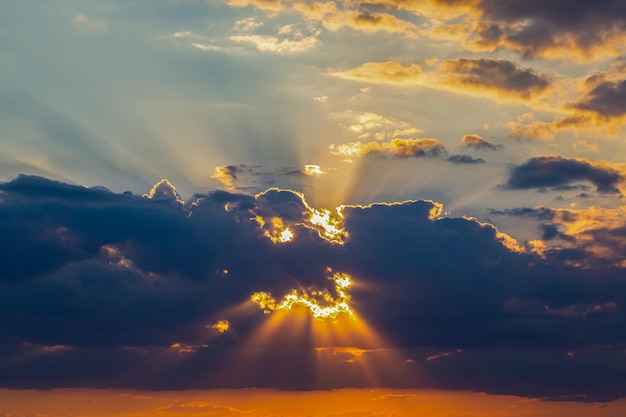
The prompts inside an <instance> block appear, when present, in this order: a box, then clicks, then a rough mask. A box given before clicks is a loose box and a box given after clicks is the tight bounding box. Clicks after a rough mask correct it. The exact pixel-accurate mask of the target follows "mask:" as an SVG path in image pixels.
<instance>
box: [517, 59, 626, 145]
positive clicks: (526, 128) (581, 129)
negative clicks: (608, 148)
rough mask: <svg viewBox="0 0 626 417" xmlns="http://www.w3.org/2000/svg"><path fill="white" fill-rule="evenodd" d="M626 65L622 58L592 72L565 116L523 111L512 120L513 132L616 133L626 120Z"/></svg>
mask: <svg viewBox="0 0 626 417" xmlns="http://www.w3.org/2000/svg"><path fill="white" fill-rule="evenodd" d="M625 70H626V66H625V65H624V63H623V62H618V63H616V64H614V65H613V66H611V67H610V68H609V69H607V70H605V71H601V72H599V73H597V74H595V75H591V76H588V77H587V78H586V79H585V80H584V82H583V83H582V84H581V87H580V93H579V98H578V99H577V100H575V101H571V102H568V103H566V104H564V105H563V106H562V109H561V112H562V113H565V115H564V116H558V117H556V118H555V119H554V120H552V121H542V120H535V118H534V116H533V115H531V116H530V117H528V115H522V116H520V117H519V118H518V119H517V120H513V121H510V122H509V123H508V127H509V129H510V131H509V136H512V137H526V138H531V139H542V140H552V139H554V138H555V137H556V135H557V134H558V133H559V132H564V131H575V132H576V134H577V135H579V134H585V135H588V136H591V135H593V136H604V137H616V136H617V135H618V134H619V133H620V131H621V129H622V126H623V125H624V123H625V122H626V105H624V103H626V76H625V75H624V73H625Z"/></svg>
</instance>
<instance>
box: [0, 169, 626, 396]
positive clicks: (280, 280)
mask: <svg viewBox="0 0 626 417" xmlns="http://www.w3.org/2000/svg"><path fill="white" fill-rule="evenodd" d="M594 178H595V177H594ZM165 184H166V183H163V182H162V183H161V185H160V186H157V187H155V189H156V190H160V189H162V190H169V192H165V191H163V192H162V193H159V192H157V191H155V193H154V194H153V198H148V197H147V196H146V197H144V196H137V195H133V194H130V193H126V194H117V193H113V192H111V191H108V190H106V189H102V188H86V187H81V186H74V185H68V184H64V183H59V182H54V181H50V180H47V179H45V178H41V177H29V176H20V177H18V178H16V179H15V180H13V181H9V182H5V183H2V184H1V186H0V198H1V200H2V203H1V204H0V219H1V220H0V236H1V237H0V239H1V240H2V241H3V242H4V243H3V247H5V250H4V251H3V252H2V259H1V261H2V262H0V312H1V313H2V316H3V317H12V319H11V320H10V321H0V327H1V330H2V331H1V332H0V334H1V335H2V336H0V361H1V362H0V363H2V368H3V370H4V372H2V373H0V384H1V385H3V386H6V387H13V388H16V387H30V388H51V387H69V386H82V387H104V386H106V387H120V388H144V389H182V388H219V387H222V388H224V387H241V386H257V387H294V388H309V389H310V388H332V387H338V386H342V387H343V386H354V387H362V386H368V382H367V379H364V378H363V374H362V373H361V371H359V369H361V368H360V367H359V363H360V361H361V360H363V359H364V358H365V357H367V359H368V360H369V363H370V366H371V368H370V369H372V372H375V373H377V374H378V375H379V376H380V381H379V383H380V384H382V385H383V386H393V387H431V388H446V387H447V388H455V389H458V388H462V389H470V390H480V391H486V392H492V393H506V394H517V395H528V396H537V397H549V396H559V395H572V394H580V393H583V394H585V395H586V397H585V398H586V399H612V398H618V397H620V396H624V395H626V386H625V385H624V383H623V381H624V379H623V378H621V376H620V375H618V374H615V368H614V366H615V364H616V363H621V362H620V361H623V355H622V356H618V355H617V353H616V351H615V350H614V349H613V348H612V347H611V346H618V345H619V344H621V343H624V342H626V341H624V340H623V332H620V331H616V329H620V328H622V327H623V325H624V324H625V323H626V316H624V314H623V311H622V309H621V306H622V305H624V303H625V302H626V299H624V296H623V294H626V291H625V290H626V288H623V287H624V285H626V284H625V282H624V280H623V269H621V268H622V267H623V266H620V265H616V264H614V263H611V264H607V263H604V264H603V263H595V264H593V263H591V264H588V265H591V266H592V268H591V269H585V268H582V267H577V266H575V265H573V264H571V260H572V256H573V255H572V254H573V253H579V257H580V256H582V257H584V256H587V255H585V254H586V253H590V248H589V247H588V246H585V247H581V248H578V247H576V246H572V247H568V248H562V249H559V247H550V248H549V250H548V251H546V252H545V253H549V254H550V256H544V257H541V256H539V255H538V254H536V253H533V252H532V251H531V250H527V249H526V248H525V247H523V246H522V245H520V244H518V243H517V242H516V241H515V240H514V239H512V238H511V237H510V236H508V235H506V234H505V233H503V232H501V231H499V230H498V229H496V228H495V227H494V226H492V225H490V224H487V223H481V222H478V221H476V220H474V219H471V218H451V217H442V214H443V207H442V206H441V205H440V204H438V203H435V202H432V201H405V202H398V203H377V204H371V205H367V206H362V205H348V206H343V207H341V208H340V210H338V211H337V212H336V213H330V212H328V213H326V212H324V211H323V210H316V209H313V208H312V207H310V206H309V205H308V204H307V203H306V200H305V199H304V196H303V195H302V194H300V193H296V192H293V191H289V190H277V189H273V190H268V191H266V192H264V193H261V194H259V195H257V196H247V195H242V194H232V193H228V192H224V191H215V192H212V193H209V194H203V195H197V196H195V197H194V198H193V199H192V200H191V201H190V202H188V203H186V204H185V205H181V204H180V203H178V202H177V199H176V197H175V193H174V192H173V187H170V186H171V185H170V186H166V185H165ZM156 195H160V196H161V198H154V196H156ZM327 214H328V217H326V215H327ZM616 214H617V213H616ZM577 216H578V217H577V218H580V216H581V215H580V214H577ZM259 218H260V219H262V222H259ZM324 218H325V220H324ZM554 218H556V215H554V217H553V219H554ZM277 219H278V220H279V221H278V220H277ZM320 219H321V220H320ZM622 219H623V216H622V217H621V218H618V217H616V218H615V223H614V225H615V226H614V227H611V229H610V230H609V229H607V231H606V233H604V234H603V235H602V238H603V239H606V241H607V242H609V241H611V240H610V239H616V238H618V237H619V236H620V235H619V233H621V229H620V227H623V223H622V226H619V225H620V222H621V221H622ZM552 221H554V220H552ZM278 223H281V224H282V225H283V226H284V227H290V228H291V229H292V230H293V234H294V236H293V238H292V239H291V240H289V241H285V242H281V241H277V242H274V241H272V239H270V237H271V234H270V236H268V235H267V234H266V233H265V231H266V230H269V229H266V228H265V227H264V226H263V225H264V224H265V225H267V224H271V225H274V226H272V227H277V226H276V225H278ZM324 224H331V225H334V227H336V228H338V229H341V230H343V231H345V233H344V234H343V235H342V237H341V239H342V241H343V244H337V243H336V242H333V241H332V239H331V238H330V236H331V235H328V234H326V233H328V231H327V229H325V226H324ZM600 231H601V229H594V233H596V235H597V236H600V235H599V233H600ZM567 233H569V232H567ZM572 233H573V232H572ZM9 242H10V244H9ZM598 247H599V246H598ZM576 251H578V252H576ZM604 256H605V257H608V256H618V253H617V252H613V253H608V254H605V255H604ZM329 267H330V268H332V270H333V271H336V272H338V273H339V274H340V275H339V276H340V277H344V276H349V277H351V280H352V282H353V284H354V288H353V287H352V286H351V287H350V300H349V301H350V307H351V308H352V309H354V311H355V314H356V315H357V316H358V317H359V320H363V322H364V323H368V324H369V326H371V329H376V332H377V333H378V334H379V340H385V341H386V344H385V346H381V343H380V342H376V340H377V339H372V340H373V341H370V345H368V346H364V345H359V344H356V346H355V345H354V344H350V343H359V342H357V341H356V340H357V339H355V340H352V341H350V340H348V344H343V345H339V346H334V348H337V349H340V350H337V351H338V352H340V353H341V352H344V353H341V354H337V355H334V354H330V355H326V354H325V353H324V352H331V353H332V352H333V351H335V350H336V349H334V348H333V346H326V348H327V349H326V350H323V351H322V350H320V351H319V352H321V353H319V355H322V356H323V357H324V358H325V359H324V360H327V361H330V362H329V365H331V366H333V367H335V369H339V370H341V372H338V373H337V374H336V376H335V377H329V379H327V380H325V382H323V383H322V384H321V385H317V384H319V383H320V382H319V380H318V378H317V376H319V368H316V365H315V361H314V360H313V361H312V360H311V359H312V358H315V357H316V355H318V354H317V353H316V351H315V349H314V348H315V346H309V345H307V344H306V343H305V340H306V339H299V338H298V337H296V336H295V335H296V334H298V333H294V332H293V331H291V330H289V331H288V330H287V329H290V327H289V326H291V325H292V324H289V323H290V322H289V321H286V322H285V323H286V324H285V326H286V327H285V330H284V331H281V330H277V333H276V334H275V337H274V338H270V339H267V344H265V345H264V344H258V345H257V344H253V345H250V343H252V341H254V340H255V335H256V334H258V331H259V329H263V328H265V327H263V326H264V323H269V321H268V320H272V319H273V317H274V315H275V314H281V313H280V312H279V311H276V312H271V314H269V315H267V314H263V312H262V311H260V310H259V309H258V306H256V305H254V303H252V302H251V301H250V296H251V295H252V294H255V293H258V292H267V293H272V294H277V295H282V294H290V293H292V292H293V291H294V290H296V291H297V293H296V294H309V296H310V297H317V296H318V295H317V294H322V295H323V294H325V292H324V291H327V292H328V294H329V295H330V297H334V298H333V299H335V300H336V299H337V297H336V296H334V295H333V294H336V292H337V289H336V288H335V287H336V283H337V281H336V280H329V279H328V268H329ZM565 277H567V279H565ZM341 282H343V281H341ZM342 288H343V287H342ZM312 291H315V292H312ZM342 291H343V290H342ZM346 291H347V290H346ZM344 298H345V294H344ZM537 306H539V307H537ZM541 306H543V307H541ZM283 314H287V313H283ZM285 317H286V318H285V320H290V319H288V318H287V317H289V316H285ZM295 317H297V316H294V320H295ZM546 317H549V318H550V320H545V318H546ZM322 347H324V346H322ZM383 347H384V349H382V348H383ZM250 349H252V351H251V350H250ZM333 349H334V350H333ZM457 350H458V352H457ZM572 350H575V351H576V352H577V354H578V355H579V356H577V357H579V359H577V360H571V359H569V358H568V357H567V355H565V353H564V352H566V351H572ZM442 351H444V352H457V353H455V354H454V355H448V356H439V357H438V358H437V359H436V360H434V359H432V358H433V357H434V356H436V355H437V352H439V353H440V352H442ZM251 352H256V353H255V354H254V355H251ZM351 352H352V353H351ZM385 352H387V353H385ZM390 352H393V353H394V355H397V360H396V359H393V356H392V357H389V356H385V355H388V354H390ZM555 352H562V353H563V355H564V356H563V360H559V361H556V362H555V359H554V358H555V356H554V355H555ZM319 355H318V356H319ZM346 355H351V356H346ZM597 355H603V356H605V357H611V358H612V361H611V362H610V363H611V365H610V366H608V365H607V366H604V365H602V363H599V364H598V363H596V365H595V366H594V367H590V366H589V364H590V363H592V362H593V358H594V357H595V356H597ZM559 357H560V356H559ZM17 358H21V359H20V360H17ZM183 358H184V360H182V359H183ZM246 358H248V359H246ZM346 358H348V359H350V358H352V359H350V360H346ZM359 358H361V359H359ZM405 358H410V359H411V360H410V361H405ZM429 358H431V359H430V360H429ZM512 358H515V360H511V359H512ZM233 361H235V363H237V365H238V366H236V367H233V366H230V365H229V364H232V363H233ZM390 361H391V362H390ZM537 363H539V364H542V366H540V367H537V366H530V364H535V365H536V364H537ZM131 364H132V366H131ZM390 364H394V365H393V366H398V367H399V368H398V369H399V370H400V369H402V372H400V371H399V372H400V373H396V374H393V375H392V374H390V373H389V372H386V371H385V369H389V366H390ZM519 367H525V368H528V369H534V370H535V371H533V372H531V373H525V374H523V375H524V376H523V377H522V378H520V377H519V375H520V374H519ZM129 369H130V370H131V371H129ZM478 369H483V370H484V369H490V372H488V373H481V372H478ZM564 370H565V371H564ZM296 371H297V372H296ZM492 371H493V372H496V374H497V375H498V378H496V379H493V378H490V377H489V375H492V373H491V372H492ZM294 372H295V373H294ZM294 375H298V377H297V378H294ZM424 375H428V376H429V378H422V377H423V376H424ZM481 375H483V376H481ZM514 375H517V376H518V377H516V378H515V377H513V376H514ZM571 375H577V378H571ZM316 381H317V382H316ZM503 381H504V382H503ZM507 381H511V382H507ZM585 381H593V382H589V383H587V382H585ZM599 381H601V382H599ZM620 381H621V382H620Z"/></svg>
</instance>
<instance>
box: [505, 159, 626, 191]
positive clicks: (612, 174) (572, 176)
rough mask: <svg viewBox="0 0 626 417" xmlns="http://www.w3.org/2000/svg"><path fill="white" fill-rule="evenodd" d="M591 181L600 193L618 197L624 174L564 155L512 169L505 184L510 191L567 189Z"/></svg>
mask: <svg viewBox="0 0 626 417" xmlns="http://www.w3.org/2000/svg"><path fill="white" fill-rule="evenodd" d="M581 181H584V182H590V183H592V184H593V185H595V186H596V189H597V191H598V192H600V193H605V194H619V193H620V185H622V183H623V181H624V175H623V173H621V172H620V171H618V170H616V169H614V168H612V167H611V166H610V165H608V164H604V163H599V162H593V161H589V160H585V159H576V158H563V157H561V156H540V157H535V158H531V159H529V160H527V161H526V162H525V163H523V164H521V165H517V166H513V167H512V168H511V170H510V173H509V177H508V179H507V182H506V184H505V186H506V188H509V189H531V188H539V189H541V188H546V187H559V186H568V185H572V184H576V183H579V182H581Z"/></svg>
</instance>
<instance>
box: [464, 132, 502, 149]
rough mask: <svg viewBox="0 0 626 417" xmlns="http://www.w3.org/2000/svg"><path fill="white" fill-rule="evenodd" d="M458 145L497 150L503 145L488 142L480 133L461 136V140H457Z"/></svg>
mask: <svg viewBox="0 0 626 417" xmlns="http://www.w3.org/2000/svg"><path fill="white" fill-rule="evenodd" d="M459 147H461V148H471V149H477V150H479V151H482V150H488V151H498V150H500V149H502V148H504V145H495V144H493V143H489V142H487V141H486V140H485V139H484V138H483V137H482V136H480V135H465V136H463V137H462V138H461V142H459Z"/></svg>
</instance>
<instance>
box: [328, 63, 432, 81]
mask: <svg viewBox="0 0 626 417" xmlns="http://www.w3.org/2000/svg"><path fill="white" fill-rule="evenodd" d="M328 74H329V75H332V76H335V77H339V78H345V79H348V80H353V81H360V82H367V83H375V84H411V83H417V82H419V81H421V79H422V75H423V71H422V67H420V66H419V65H417V64H411V65H408V66H404V65H402V64H400V63H398V62H394V61H387V62H366V63H364V64H363V65H360V66H358V67H356V68H353V69H350V70H346V71H331V72H329V73H328Z"/></svg>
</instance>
